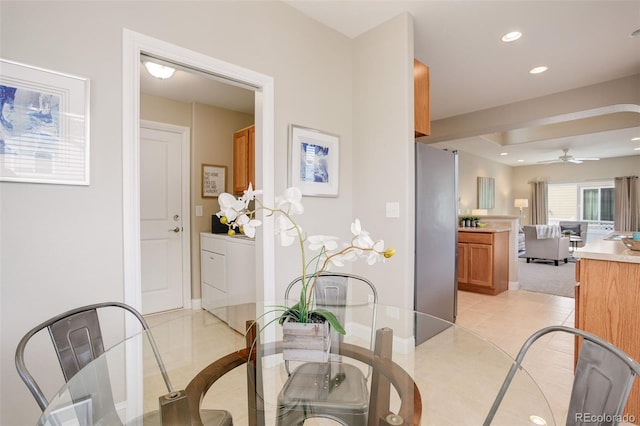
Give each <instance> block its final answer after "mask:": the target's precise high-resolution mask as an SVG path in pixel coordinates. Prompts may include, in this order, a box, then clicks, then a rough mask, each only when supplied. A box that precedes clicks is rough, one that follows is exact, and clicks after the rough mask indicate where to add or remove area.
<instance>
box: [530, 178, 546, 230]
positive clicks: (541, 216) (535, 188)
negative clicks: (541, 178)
mask: <svg viewBox="0 0 640 426" xmlns="http://www.w3.org/2000/svg"><path fill="white" fill-rule="evenodd" d="M530 185H531V209H530V211H531V224H532V225H546V224H547V212H548V210H549V207H548V205H547V182H530Z"/></svg>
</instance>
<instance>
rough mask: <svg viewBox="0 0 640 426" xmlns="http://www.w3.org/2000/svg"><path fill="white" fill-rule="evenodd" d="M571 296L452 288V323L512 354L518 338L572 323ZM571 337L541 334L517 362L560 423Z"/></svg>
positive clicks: (569, 367) (568, 383)
mask: <svg viewBox="0 0 640 426" xmlns="http://www.w3.org/2000/svg"><path fill="white" fill-rule="evenodd" d="M574 303H575V301H574V299H572V298H567V297H560V296H552V295H547V294H542V293H533V292H528V291H523V290H509V291H506V292H504V293H501V294H499V295H497V296H486V295H481V294H476V293H470V292H465V291H459V292H458V316H457V324H459V325H462V326H464V327H467V328H469V329H471V330H473V331H474V332H476V333H478V334H480V335H482V336H484V337H486V338H487V339H488V340H490V341H491V342H493V343H494V344H496V345H497V346H498V347H500V348H502V349H503V350H504V351H505V352H507V353H508V354H509V355H511V356H512V357H514V358H515V356H516V354H517V353H518V351H519V349H520V347H521V346H522V344H523V343H524V341H525V340H526V339H527V338H528V337H529V336H530V335H531V334H533V333H534V332H535V331H537V330H539V329H541V328H543V327H546V326H550V325H565V326H568V327H573V326H574ZM573 352H574V338H573V337H572V336H570V335H566V334H561V333H555V334H551V335H548V336H545V337H543V338H541V339H540V340H539V341H538V342H537V343H536V344H534V346H532V347H531V349H530V350H529V352H528V353H527V355H526V356H525V359H524V362H523V366H524V368H525V369H526V370H527V371H528V372H529V374H530V375H531V376H532V377H533V379H534V380H535V381H536V382H537V383H538V385H539V386H540V388H541V390H542V392H543V393H544V395H545V396H546V397H547V400H548V402H549V405H550V406H551V409H552V412H553V415H554V417H555V420H556V424H564V422H565V419H566V416H567V407H568V404H569V395H570V393H571V385H572V382H573Z"/></svg>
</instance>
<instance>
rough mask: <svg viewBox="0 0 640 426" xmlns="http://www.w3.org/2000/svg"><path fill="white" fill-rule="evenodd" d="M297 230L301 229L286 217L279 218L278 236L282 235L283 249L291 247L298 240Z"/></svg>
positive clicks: (277, 221) (277, 222)
mask: <svg viewBox="0 0 640 426" xmlns="http://www.w3.org/2000/svg"><path fill="white" fill-rule="evenodd" d="M296 229H300V228H299V227H298V226H297V225H296V224H295V223H293V222H291V220H290V219H289V218H287V217H286V216H284V215H280V216H278V217H277V219H276V235H280V244H281V245H282V246H283V247H288V246H290V245H291V244H293V242H294V241H295V240H296V239H297V238H298V232H297V231H296Z"/></svg>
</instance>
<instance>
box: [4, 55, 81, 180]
mask: <svg viewBox="0 0 640 426" xmlns="http://www.w3.org/2000/svg"><path fill="white" fill-rule="evenodd" d="M0 181H7V182H34V183H52V184H62V185H89V80H88V79H86V78H82V77H76V76H73V75H68V74H63V73H60V72H56V71H49V70H45V69H42V68H37V67H33V66H30V65H24V64H20V63H17V62H13V61H8V60H5V59H0Z"/></svg>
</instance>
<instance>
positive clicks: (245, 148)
mask: <svg viewBox="0 0 640 426" xmlns="http://www.w3.org/2000/svg"><path fill="white" fill-rule="evenodd" d="M248 186H249V129H243V130H240V131H238V132H236V133H235V134H234V135H233V192H234V193H235V194H239V193H242V191H244V190H245V189H247V187H248Z"/></svg>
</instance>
